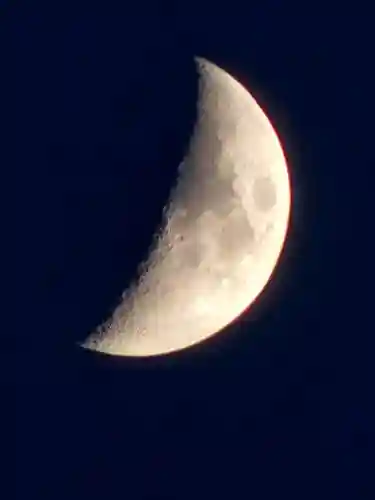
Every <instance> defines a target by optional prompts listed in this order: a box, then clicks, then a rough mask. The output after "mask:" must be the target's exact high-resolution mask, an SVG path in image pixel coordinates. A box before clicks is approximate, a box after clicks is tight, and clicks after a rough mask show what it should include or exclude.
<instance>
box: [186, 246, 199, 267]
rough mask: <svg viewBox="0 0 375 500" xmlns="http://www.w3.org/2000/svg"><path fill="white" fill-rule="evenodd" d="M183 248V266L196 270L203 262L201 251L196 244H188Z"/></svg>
mask: <svg viewBox="0 0 375 500" xmlns="http://www.w3.org/2000/svg"><path fill="white" fill-rule="evenodd" d="M185 245H186V246H185V248H184V265H186V266H187V267H188V268H192V269H196V268H197V267H199V265H200V264H201V262H202V260H203V249H202V247H201V246H200V245H197V243H196V242H194V241H193V242H189V243H187V242H186V244H185Z"/></svg>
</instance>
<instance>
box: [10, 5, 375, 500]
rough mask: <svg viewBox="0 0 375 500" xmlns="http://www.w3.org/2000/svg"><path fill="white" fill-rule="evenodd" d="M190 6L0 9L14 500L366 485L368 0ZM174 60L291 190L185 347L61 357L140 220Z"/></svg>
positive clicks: (116, 276)
mask: <svg viewBox="0 0 375 500" xmlns="http://www.w3.org/2000/svg"><path fill="white" fill-rule="evenodd" d="M202 3H203V2H200V3H196V4H195V3H191V2H189V3H185V4H184V3H172V2H166V3H163V4H160V3H156V2H155V3H152V4H150V5H149V4H146V3H142V2H139V4H134V5H133V4H131V5H125V3H122V2H102V3H98V2H82V1H78V0H77V1H76V2H64V3H62V2H61V3H60V2H40V1H35V2H17V1H8V2H3V4H2V7H1V9H0V23H1V24H0V38H1V40H0V41H1V46H2V47H3V48H4V49H5V50H2V52H1V79H2V83H1V85H2V89H3V90H2V93H1V110H2V111H1V113H2V117H1V120H2V121H3V122H4V134H3V135H2V137H3V144H2V150H1V164H2V165H4V168H2V172H3V176H4V177H3V179H4V180H3V192H4V196H3V199H5V200H6V206H7V208H6V214H7V215H10V220H11V224H10V237H9V238H8V237H7V242H9V241H10V242H11V250H12V251H11V257H10V260H7V271H6V272H5V273H4V276H5V278H7V277H8V276H9V277H10V282H11V286H10V287H9V290H10V292H9V293H8V297H9V298H10V299H11V305H10V308H9V310H8V312H7V317H10V318H12V327H11V328H4V331H3V333H2V346H3V352H4V355H3V358H4V359H3V361H4V362H3V366H5V367H6V378H5V381H4V387H6V388H9V387H10V389H11V391H12V394H14V397H13V402H14V404H12V407H14V408H15V423H16V434H15V451H16V483H15V489H16V491H15V493H16V496H17V498H38V499H44V498H46V499H47V498H48V499H49V498H51V499H58V498H69V499H73V498H142V499H146V498H147V499H149V498H150V499H151V498H158V499H159V498H160V499H161V498H163V499H164V498H166V499H179V498H184V499H185V498H189V499H191V498H216V497H223V498H242V497H244V498H275V497H281V496H284V495H288V496H289V497H291V496H293V497H296V498H314V499H316V498H326V497H327V498H328V497H329V498H340V499H341V498H357V499H362V498H371V497H372V490H371V484H370V483H371V470H372V469H373V452H374V447H373V438H374V435H373V432H374V425H373V421H372V416H373V410H374V404H373V398H372V396H371V394H372V392H371V390H372V387H371V385H372V384H371V383H370V380H371V378H370V371H371V370H370V368H371V363H372V361H373V354H372V352H373V351H372V349H373V346H374V342H373V337H372V330H373V326H372V324H371V322H372V317H371V316H370V301H371V299H372V293H373V291H372V280H371V277H370V275H371V266H370V256H371V250H370V248H371V244H372V240H373V231H372V225H373V220H372V211H373V210H372V203H371V201H370V200H371V196H372V190H373V187H372V185H373V182H372V181H373V178H374V174H373V165H374V150H373V137H372V133H373V115H372V111H371V105H372V96H371V94H372V92H373V75H372V64H373V62H372V46H373V44H372V36H371V29H372V28H371V12H364V11H362V9H361V7H360V5H359V4H358V3H356V4H355V5H352V6H351V7H350V8H349V6H348V7H345V6H340V7H339V8H338V6H337V4H336V3H332V6H331V7H330V5H328V2H326V5H324V6H323V5H320V6H319V5H318V4H317V3H314V4H308V3H304V2H302V3H300V4H293V3H292V2H284V3H283V2H270V1H267V2H260V3H259V4H258V3H256V4H255V3H254V4H251V3H248V2H242V3H240V2H238V3H234V2H227V3H226V4H224V3H223V4H219V3H216V4H215V5H209V3H208V2H207V3H206V4H204V5H201V4H202ZM194 54H198V55H201V56H203V57H206V58H208V59H210V60H211V61H213V62H214V63H216V64H218V65H219V66H221V67H223V68H224V69H226V70H227V71H228V72H229V73H230V74H232V75H233V76H235V77H236V78H237V79H238V80H239V81H241V82H242V83H243V84H244V85H245V86H246V87H247V88H249V89H250V90H251V92H252V94H253V95H254V97H255V98H256V99H257V101H258V102H259V103H260V104H261V106H262V107H263V108H264V110H265V111H266V113H267V115H268V116H269V117H270V119H271V121H272V123H273V124H274V126H275V128H276V130H277V131H278V134H279V137H280V139H281V142H282V144H283V147H284V150H285V154H286V156H287V160H288V165H289V168H290V176H291V184H292V197H293V199H292V213H291V222H290V230H289V234H288V239H287V243H286V246H285V250H284V252H283V255H282V258H281V260H280V264H279V266H278V268H277V270H276V272H275V274H274V279H273V280H272V282H270V283H269V285H268V286H267V289H266V290H265V291H264V293H263V294H262V295H261V297H260V298H259V299H258V300H257V301H256V303H255V304H254V305H253V306H252V307H251V308H250V310H249V311H248V312H247V313H246V314H244V315H243V316H242V317H241V318H240V319H239V321H237V322H236V323H235V324H233V325H232V326H231V327H229V328H228V329H226V331H224V332H223V334H222V335H220V336H217V337H214V338H212V339H210V340H209V341H208V342H205V343H204V344H203V345H201V346H198V347H194V348H192V349H189V350H186V351H185V352H182V353H179V354H176V355H170V356H165V357H158V358H152V359H149V360H143V361H142V360H131V359H121V358H113V357H106V356H102V355H99V354H93V353H90V352H86V351H83V350H81V349H79V348H78V347H75V342H76V341H78V340H79V339H82V338H84V336H85V334H86V333H87V332H88V331H90V330H91V329H92V328H93V327H94V326H95V325H97V324H98V322H99V321H102V320H103V319H104V318H105V317H106V314H107V313H108V310H109V308H110V307H111V306H112V305H113V303H114V301H115V300H116V297H117V296H118V294H119V293H120V292H121V290H122V289H123V288H124V286H125V284H126V283H127V281H128V280H129V279H130V277H131V275H132V273H133V272H134V268H135V266H136V264H137V262H138V261H139V259H140V256H141V255H143V253H144V252H145V251H146V250H147V247H148V244H149V242H150V237H151V235H152V230H153V228H154V227H155V226H156V225H157V224H158V221H159V219H160V216H161V209H162V207H163V203H164V202H165V197H166V195H167V193H168V190H169V188H170V186H171V184H172V182H173V179H174V175H175V172H176V169H177V166H178V163H179V161H181V159H182V157H183V153H184V151H185V148H186V145H187V141H188V138H189V135H190V133H191V130H192V126H193V123H194V118H195V102H196V95H197V79H196V75H195V72H194V65H193V60H192V56H193V55H194ZM249 147H251V143H249ZM5 283H7V280H6V279H5Z"/></svg>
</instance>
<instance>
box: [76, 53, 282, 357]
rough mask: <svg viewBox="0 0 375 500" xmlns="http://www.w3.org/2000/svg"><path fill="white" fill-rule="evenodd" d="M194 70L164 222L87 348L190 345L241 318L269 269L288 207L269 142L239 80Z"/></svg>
mask: <svg viewBox="0 0 375 500" xmlns="http://www.w3.org/2000/svg"><path fill="white" fill-rule="evenodd" d="M196 63H197V67H198V71H199V75H200V79H199V102H198V119H197V123H196V125H195V129H194V132H193V136H192V139H191V142H190V145H189V149H188V152H187V154H186V157H185V158H184V160H183V161H182V163H181V164H180V166H179V168H178V179H177V183H176V185H175V187H174V189H173V190H172V192H171V194H170V198H169V201H168V204H167V206H166V208H165V210H164V222H163V224H162V227H161V228H160V231H159V233H158V234H157V235H156V236H155V240H154V243H153V246H152V248H151V250H150V253H149V257H148V259H147V261H146V262H144V263H143V265H142V267H141V271H140V274H139V276H138V278H137V279H136V280H135V281H134V282H133V283H132V284H131V285H130V287H129V288H128V289H127V290H125V292H124V294H123V296H122V300H121V302H120V304H119V305H118V307H117V308H116V309H115V310H114V312H113V315H112V317H111V318H110V319H109V320H108V321H107V322H106V323H105V324H104V325H102V326H101V327H100V328H99V329H98V330H97V331H96V332H94V333H93V334H92V335H90V336H89V338H88V339H87V341H86V342H85V343H84V344H83V345H84V347H87V348H89V349H94V350H98V351H102V352H105V353H108V354H115V355H128V356H150V355H156V354H163V353H168V352H172V351H176V350H179V349H182V348H185V347H188V346H191V345H193V344H196V343H198V342H200V341H202V340H204V339H206V338H207V337H210V336H211V335H213V334H215V333H216V332H218V331H219V330H221V329H223V328H224V327H225V326H227V325H228V324H229V323H231V322H232V321H233V320H234V319H235V318H237V317H238V316H239V315H240V314H241V313H243V311H244V310H245V309H246V308H247V307H248V306H249V305H250V304H251V303H252V302H253V301H254V300H255V299H256V297H257V296H258V295H259V294H260V293H261V291H262V290H263V288H264V287H265V285H266V284H267V282H268V280H269V278H270V276H271V274H272V272H273V270H274V268H275V266H276V264H277V261H278V258H279V255H280V253H281V250H282V246H283V243H284V240H285V236H286V231H287V225H288V218H289V210H290V187H289V178H288V172H287V166H286V161H285V157H284V154H283V151H282V148H281V146H280V143H279V140H278V138H277V135H276V133H275V132H274V130H273V128H272V125H271V124H270V122H269V120H268V119H267V117H266V115H265V114H264V112H263V111H262V109H261V108H260V107H259V106H258V104H257V103H256V101H255V100H254V98H253V97H252V96H251V95H250V94H249V92H248V91H247V90H246V89H245V88H244V87H243V86H242V85H241V84H240V83H239V82H237V81H236V80H235V79H234V78H232V77H231V76H230V75H228V74H227V73H226V72H225V71H224V70H222V69H220V68H218V67H217V66H215V65H214V64H212V63H210V62H208V61H207V60H204V59H201V58H197V59H196Z"/></svg>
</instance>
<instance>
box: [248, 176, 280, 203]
mask: <svg viewBox="0 0 375 500" xmlns="http://www.w3.org/2000/svg"><path fill="white" fill-rule="evenodd" d="M253 196H254V201H255V204H256V206H257V207H258V208H259V210H262V211H267V210H270V209H271V208H272V207H273V206H274V205H275V203H276V189H275V184H274V183H273V182H272V180H271V179H270V178H269V177H259V178H258V179H255V182H254V186H253Z"/></svg>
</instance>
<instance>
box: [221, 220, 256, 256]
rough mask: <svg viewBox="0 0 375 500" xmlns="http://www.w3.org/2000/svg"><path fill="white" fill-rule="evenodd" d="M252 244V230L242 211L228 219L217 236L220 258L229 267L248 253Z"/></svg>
mask: <svg viewBox="0 0 375 500" xmlns="http://www.w3.org/2000/svg"><path fill="white" fill-rule="evenodd" d="M253 244H254V229H253V228H252V227H251V225H250V224H249V221H248V218H247V216H246V213H245V211H244V210H240V211H238V212H237V213H236V214H235V215H234V214H232V216H231V217H228V219H227V223H226V224H225V225H224V227H223V229H222V231H221V233H220V236H219V249H220V256H221V257H222V258H223V259H224V260H225V261H226V260H227V261H228V263H229V264H230V265H231V264H233V262H234V261H235V260H236V259H239V258H240V257H241V256H243V255H244V254H246V253H248V252H249V251H250V250H251V248H252V245H253Z"/></svg>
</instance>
